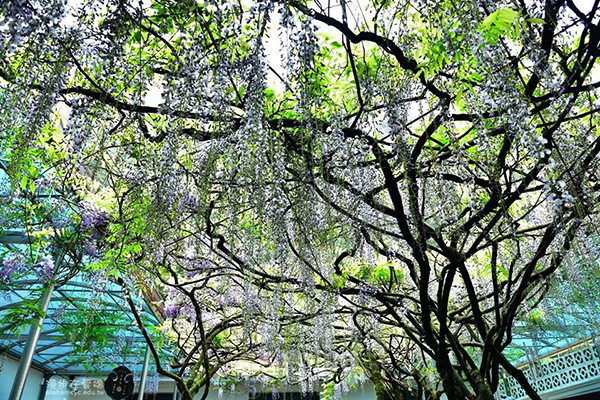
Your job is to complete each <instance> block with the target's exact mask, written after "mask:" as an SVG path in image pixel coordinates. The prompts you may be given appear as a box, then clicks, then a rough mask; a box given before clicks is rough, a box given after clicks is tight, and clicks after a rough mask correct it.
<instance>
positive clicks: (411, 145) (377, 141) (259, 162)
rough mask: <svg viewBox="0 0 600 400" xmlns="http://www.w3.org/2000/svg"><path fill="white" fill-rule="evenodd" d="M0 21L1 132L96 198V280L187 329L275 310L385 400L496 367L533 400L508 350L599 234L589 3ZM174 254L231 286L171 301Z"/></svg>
mask: <svg viewBox="0 0 600 400" xmlns="http://www.w3.org/2000/svg"><path fill="white" fill-rule="evenodd" d="M0 7H1V8H0V10H1V12H0V15H1V17H0V18H2V26H3V29H2V31H1V35H2V41H1V46H2V47H1V51H0V63H1V64H0V76H1V77H2V87H3V89H2V90H3V93H4V94H5V96H6V97H7V99H8V100H7V102H6V103H5V104H6V106H5V109H4V113H5V114H6V115H7V118H5V119H4V120H3V122H2V123H3V129H6V127H7V126H11V127H14V126H19V127H20V128H19V129H20V130H19V132H20V134H19V135H18V137H16V138H15V141H14V142H13V144H12V146H13V148H15V149H17V150H18V149H27V148H30V147H35V146H39V145H38V141H39V138H40V135H43V132H45V128H46V127H48V126H58V125H59V123H60V122H61V121H63V123H64V127H63V128H61V129H60V130H58V132H59V133H57V134H56V136H52V137H50V138H49V139H48V140H46V143H50V144H51V145H52V147H56V148H59V149H60V150H61V151H62V152H64V153H65V154H67V153H68V154H69V155H68V157H66V158H65V159H64V160H61V161H60V162H59V163H57V164H58V165H57V168H59V169H60V170H61V171H63V174H64V176H65V177H71V178H72V179H73V180H74V181H76V182H80V185H81V186H82V190H85V191H87V193H90V194H94V193H96V194H97V193H99V192H100V191H103V190H104V191H107V192H108V193H110V196H109V197H110V198H111V199H112V210H111V212H112V214H113V215H114V216H115V218H114V219H113V223H112V224H111V229H112V231H111V234H110V235H109V237H108V238H107V243H106V247H105V253H104V255H103V257H104V258H103V261H102V265H103V266H105V267H106V268H108V269H109V270H112V271H113V273H114V274H120V275H123V274H131V273H132V271H133V270H135V269H136V268H138V270H146V271H149V272H155V271H156V272H157V273H153V275H155V278H157V279H159V281H162V282H160V284H162V285H163V286H162V287H163V288H166V287H171V288H172V289H173V290H176V291H178V294H177V296H179V295H181V294H182V293H184V294H185V293H186V290H187V291H188V292H190V293H192V296H191V297H190V296H189V295H186V299H187V300H186V301H187V302H188V303H187V305H186V307H188V308H190V307H191V308H193V310H192V309H190V310H189V312H188V313H187V317H186V318H188V320H190V321H191V320H192V319H194V318H195V319H196V321H200V324H203V323H204V322H203V321H204V320H203V319H202V318H200V319H198V318H199V314H200V311H202V305H201V302H200V300H199V299H197V298H196V297H194V296H195V293H199V295H200V297H204V298H205V300H202V301H207V300H206V298H207V297H211V294H210V293H212V292H215V291H216V292H218V293H219V296H221V295H224V294H225V293H226V292H229V291H231V293H235V292H236V289H235V288H236V287H239V288H240V290H241V288H242V287H244V289H243V290H242V292H240V293H243V298H244V300H243V301H242V302H241V303H240V304H246V305H247V304H252V302H251V300H250V299H249V298H248V297H249V296H250V297H251V294H252V293H256V292H257V291H268V292H269V293H271V294H272V295H271V296H268V297H265V298H263V300H262V301H268V300H267V299H271V301H273V299H275V298H289V300H286V304H288V303H289V304H295V305H296V307H302V308H303V310H296V309H294V308H293V307H289V310H288V311H290V314H289V315H281V313H282V310H285V309H287V308H288V307H287V306H286V307H283V308H280V309H279V313H278V315H279V316H278V317H277V318H271V319H270V321H272V323H275V322H277V324H278V325H277V331H278V329H280V328H281V325H280V324H281V323H282V321H285V320H286V318H288V319H289V318H292V319H294V320H297V318H300V314H302V313H303V314H304V316H303V318H305V320H306V321H307V322H306V323H307V324H310V326H311V327H312V341H313V344H315V345H314V346H313V347H314V348H315V349H313V351H312V354H313V355H318V356H319V357H323V359H327V358H329V359H330V360H335V361H336V363H337V365H338V366H343V365H346V364H344V360H345V358H346V357H350V356H352V357H353V359H354V361H353V362H354V363H358V364H360V365H362V366H363V369H364V370H365V371H366V372H367V374H368V375H369V376H370V377H371V379H373V380H374V381H375V382H376V387H377V388H378V390H377V393H378V395H379V396H385V395H388V396H391V397H393V398H398V399H400V398H402V396H403V394H402V393H404V392H403V390H412V387H411V386H414V385H413V384H415V383H416V386H417V387H418V390H424V391H425V392H426V393H427V394H428V395H429V396H430V397H432V398H435V397H437V396H439V395H440V393H441V392H443V393H445V394H446V395H447V396H448V397H449V398H452V399H471V398H477V399H482V400H483V399H491V398H492V396H493V394H494V393H495V392H496V390H497V389H498V384H499V376H500V374H499V368H500V367H502V368H504V369H505V370H506V372H507V373H508V374H510V375H512V376H514V377H515V378H516V379H517V381H518V382H519V383H520V384H521V385H522V386H523V388H524V389H525V391H526V392H527V394H528V395H529V396H530V397H531V398H532V399H539V398H540V397H539V395H537V394H536V393H535V391H534V389H533V388H532V387H531V385H529V383H528V382H527V380H526V378H525V376H524V375H523V373H522V372H521V371H520V370H518V369H517V368H515V367H514V366H512V365H511V363H510V362H509V360H508V359H507V357H506V355H505V354H504V353H503V351H504V350H505V349H506V348H507V346H508V345H509V344H510V342H511V339H512V334H511V328H512V326H513V324H514V321H515V319H516V318H518V317H519V316H521V315H523V314H525V313H527V312H529V310H531V309H533V308H535V306H536V305H537V304H538V302H539V301H540V300H541V299H542V298H543V296H544V294H545V292H546V291H547V288H548V285H549V282H550V280H551V278H552V277H553V276H555V275H556V274H557V272H559V271H560V270H561V268H562V266H563V264H564V263H565V259H566V258H567V257H571V256H572V253H573V251H574V249H575V247H574V246H573V244H574V243H580V242H582V241H581V240H580V239H581V238H584V237H586V236H587V235H589V234H590V233H593V232H595V230H596V222H597V218H596V213H597V194H596V192H597V189H598V162H599V157H598V153H599V152H600V137H599V135H598V129H597V126H596V122H597V121H596V119H597V113H596V111H597V107H598V100H597V97H596V94H597V87H598V86H600V84H598V82H595V81H594V76H595V71H596V68H595V66H596V59H597V56H598V54H599V53H598V41H599V40H600V30H599V29H600V28H599V27H598V18H597V8H598V2H597V1H595V2H593V4H590V6H589V7H587V8H585V9H584V8H582V6H581V5H579V4H575V2H573V1H572V0H547V1H531V2H523V1H517V0H515V1H501V2H493V4H492V2H484V1H467V2H461V3H460V4H458V3H455V2H452V1H444V2H437V1H435V2H412V1H396V2H391V1H385V0H382V1H344V0H341V1H339V2H327V4H325V2H320V1H314V2H305V1H303V0H299V1H295V0H282V1H252V2H250V1H249V2H227V1H224V2H222V1H208V0H207V1H193V0H185V1H174V0H173V1H171V0H153V1H140V2H138V3H130V2H124V1H119V0H112V1H108V2H99V1H95V0H88V1H84V2H79V3H77V4H70V3H68V4H66V3H65V2H62V1H60V0H37V1H34V0H30V1H24V2H23V1H9V2H4V3H3V4H2V6H0ZM19 151H20V150H19ZM166 232H169V233H168V234H166ZM175 232H176V234H175ZM188 240H191V241H196V240H201V241H202V243H203V245H202V246H203V249H204V250H202V251H203V252H204V251H207V250H206V249H208V250H209V253H207V254H213V256H215V257H217V256H218V260H220V261H217V264H218V263H220V262H223V263H230V264H231V265H235V268H233V269H231V270H230V272H228V273H226V274H223V275H220V274H221V273H220V272H218V273H215V274H212V273H211V272H206V271H205V272H203V274H204V275H202V276H203V277H202V278H199V281H198V283H199V286H196V285H192V286H193V287H194V288H196V287H199V288H203V287H206V288H207V289H206V291H202V290H201V289H192V290H188V289H186V287H187V286H186V285H187V282H188V279H191V278H189V277H185V274H186V272H185V271H188V270H189V266H187V265H188V264H189V263H190V262H195V261H197V260H196V258H197V253H195V251H196V250H195V249H196V245H195V244H191V243H189V242H188ZM202 254H204V253H202ZM184 261H185V262H184ZM213 263H214V261H213ZM138 264H143V265H144V267H143V268H141V267H140V266H139V265H138ZM217 264H214V265H217ZM228 268H229V267H228ZM209 270H210V268H209ZM215 270H219V268H216V269H215ZM231 271H235V272H231ZM188 272H191V271H188ZM163 274H164V275H163ZM181 274H183V275H181ZM213 275H215V276H213ZM216 275H218V276H216ZM209 277H210V279H209ZM180 279H183V280H182V281H181V283H179V282H180V281H179V280H180ZM209 281H210V285H208V283H207V284H206V285H205V286H203V285H204V284H203V282H209ZM219 282H225V283H219ZM160 284H159V286H160ZM212 285H216V286H212ZM219 285H223V286H222V288H223V289H222V290H224V291H219V290H220V289H218V286H219ZM247 285H251V286H253V288H250V286H247ZM192 286H190V287H192ZM216 292H215V293H216ZM177 296H175V297H174V299H173V301H175V302H177V301H180V298H178V297H177ZM212 297H213V298H211V299H209V301H217V300H216V298H215V297H214V296H212ZM234 297H235V296H234ZM217 298H219V297H217ZM181 301H183V300H181ZM237 301H238V300H235V301H234V302H233V303H231V304H230V305H231V306H234V307H233V308H232V309H231V310H235V309H236V307H237V304H234V303H236V302H237ZM196 302H198V303H197V304H196ZM217 302H218V301H217ZM213 304H216V303H213ZM174 305H175V304H171V305H169V306H168V307H171V308H169V312H170V313H175V312H177V313H178V312H179V311H176V310H175V309H173V308H172V307H173V306H174ZM176 305H177V307H179V306H180V305H181V304H180V303H177V304H176ZM238 309H239V307H238ZM258 309H261V310H267V308H264V307H258ZM177 310H179V308H177ZM223 310H225V308H223ZM224 312H225V314H223V313H222V314H221V317H226V318H227V317H233V316H235V315H238V314H236V313H235V311H224ZM227 312H233V314H226V313H227ZM267 314H268V313H267ZM267 314H265V315H263V317H262V318H265V317H268V315H267ZM173 316H174V315H173ZM267 320H268V318H267ZM308 321H311V322H310V323H309V322H308ZM217 325H218V324H217ZM243 326H247V327H250V328H251V327H252V324H250V325H243ZM295 326H301V324H300V325H295ZM173 329H174V332H180V331H181V329H179V328H177V326H175V325H174V326H173ZM199 329H200V327H198V331H197V332H200V330H199ZM299 332H303V330H302V329H298V330H297V331H295V332H288V333H287V335H288V336H286V337H287V338H288V339H287V340H288V342H291V340H292V338H294V337H295V338H301V337H304V336H303V335H301V334H300V333H299ZM348 332H351V333H350V334H349V333H348ZM199 334H200V336H199V338H200V345H199V346H196V347H194V345H192V349H193V352H195V354H208V353H207V349H206V346H207V345H209V343H207V337H206V336H203V334H202V333H199ZM195 335H196V333H194V334H192V335H191V336H190V338H189V339H188V338H184V342H185V341H186V340H192V339H193V340H195V339H197V337H196V336H195ZM260 336H261V338H262V340H265V339H268V338H269V336H268V335H267V334H266V333H264V332H262V333H261V335H260ZM273 338H276V336H271V339H268V340H267V341H269V340H271V341H272V339H273ZM203 340H204V341H203ZM357 340H360V341H362V344H357V343H356V341H357ZM284 341H285V340H284ZM304 342H305V345H306V342H307V341H306V340H304ZM248 344H249V343H246V344H245V346H248ZM211 345H212V344H211ZM185 346H187V345H183V347H185ZM250 348H251V344H250V346H249V347H244V349H245V350H250ZM198 351H200V353H197V352H198ZM399 351H401V353H400V354H406V356H404V357H401V358H394V357H395V356H397V355H398V354H399V353H398V352H399ZM202 352H204V353H202ZM307 352H308V350H307ZM190 354H191V353H190ZM307 354H308V353H307ZM323 354H329V355H323ZM192 357H194V356H192ZM200 358H201V357H200ZM195 359H196V360H197V359H199V358H195ZM332 365H333V364H332ZM342 369H343V368H342ZM205 371H208V369H206V370H205ZM377 381H378V382H377ZM402 387H403V388H404V389H402V390H401V389H400V388H402Z"/></svg>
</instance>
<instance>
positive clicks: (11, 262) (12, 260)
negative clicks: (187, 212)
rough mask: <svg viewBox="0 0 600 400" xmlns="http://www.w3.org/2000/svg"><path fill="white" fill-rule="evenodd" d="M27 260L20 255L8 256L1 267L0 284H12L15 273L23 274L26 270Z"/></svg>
mask: <svg viewBox="0 0 600 400" xmlns="http://www.w3.org/2000/svg"><path fill="white" fill-rule="evenodd" d="M25 264H26V260H25V257H23V256H22V255H20V254H11V255H8V256H6V257H5V258H4V260H2V266H1V267H0V282H2V283H4V284H6V283H9V282H10V279H11V277H12V276H13V275H14V274H15V273H20V272H23V270H24V269H25Z"/></svg>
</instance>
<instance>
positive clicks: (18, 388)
mask: <svg viewBox="0 0 600 400" xmlns="http://www.w3.org/2000/svg"><path fill="white" fill-rule="evenodd" d="M53 290H54V284H53V283H52V282H50V283H49V284H48V286H47V287H46V289H45V291H44V294H43V295H42V301H41V304H40V308H41V312H42V314H41V316H40V318H38V320H37V321H36V322H35V323H33V324H31V328H29V333H28V335H27V343H26V344H25V348H24V349H23V354H22V355H21V362H19V368H18V369H17V373H16V375H15V379H14V381H13V386H12V390H11V391H10V396H9V397H8V398H9V400H21V396H23V389H24V388H25V382H26V381H27V373H28V372H29V368H30V367H31V361H32V360H33V354H34V353H35V346H36V345H37V342H38V339H39V337H40V332H41V331H42V328H41V327H42V324H43V323H44V318H45V317H46V311H48V305H49V304H50V298H51V297H52V291H53Z"/></svg>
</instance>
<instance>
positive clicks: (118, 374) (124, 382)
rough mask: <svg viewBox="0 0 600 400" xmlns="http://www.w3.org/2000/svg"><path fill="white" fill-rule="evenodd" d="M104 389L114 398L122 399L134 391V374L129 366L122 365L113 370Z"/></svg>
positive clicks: (116, 399) (114, 399)
mask: <svg viewBox="0 0 600 400" xmlns="http://www.w3.org/2000/svg"><path fill="white" fill-rule="evenodd" d="M104 391H105V392H106V394H107V395H108V397H110V398H111V399H113V400H122V399H125V398H127V397H129V396H130V395H131V394H132V393H133V374H132V373H131V371H130V370H129V368H127V367H125V366H120V367H117V368H115V369H113V370H112V371H111V373H110V374H109V375H108V378H106V380H105V381H104Z"/></svg>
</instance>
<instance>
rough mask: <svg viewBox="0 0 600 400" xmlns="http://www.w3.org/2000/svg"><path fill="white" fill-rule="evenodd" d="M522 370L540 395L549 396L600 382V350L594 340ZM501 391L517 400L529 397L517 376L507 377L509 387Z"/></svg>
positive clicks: (506, 382) (526, 365)
mask: <svg viewBox="0 0 600 400" xmlns="http://www.w3.org/2000/svg"><path fill="white" fill-rule="evenodd" d="M536 364H537V363H536ZM519 368H520V369H521V370H523V373H524V374H525V376H526V377H527V380H528V381H529V383H530V384H531V386H532V387H533V388H534V389H535V390H536V391H537V392H538V394H547V393H550V392H553V391H555V390H558V389H560V390H563V389H568V388H569V387H572V386H576V385H580V384H584V383H586V382H590V381H595V380H600V350H599V346H598V345H597V344H595V343H594V342H593V341H592V340H590V341H587V342H583V343H579V344H578V345H575V346H571V347H570V348H568V349H565V350H564V351H561V352H558V353H554V354H552V355H549V356H548V357H544V358H542V359H541V361H540V363H539V364H537V365H528V364H524V365H523V366H522V367H519ZM500 392H501V393H502V394H503V395H508V396H509V397H512V398H514V399H515V400H522V399H527V398H528V397H527V395H526V394H525V391H524V390H523V388H522V387H521V386H520V385H519V384H518V383H517V381H516V380H515V379H514V378H513V377H506V378H505V385H501V387H500ZM505 392H508V393H505Z"/></svg>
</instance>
